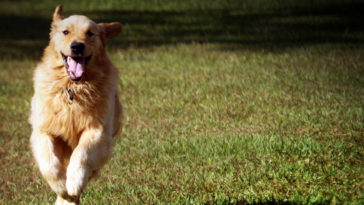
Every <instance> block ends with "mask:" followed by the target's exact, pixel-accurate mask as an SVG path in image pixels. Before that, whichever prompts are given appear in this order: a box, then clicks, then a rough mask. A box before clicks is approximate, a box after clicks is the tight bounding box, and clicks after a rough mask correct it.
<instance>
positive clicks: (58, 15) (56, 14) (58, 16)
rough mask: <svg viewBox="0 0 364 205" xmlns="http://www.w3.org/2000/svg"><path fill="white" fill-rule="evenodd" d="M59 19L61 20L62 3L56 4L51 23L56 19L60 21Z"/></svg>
mask: <svg viewBox="0 0 364 205" xmlns="http://www.w3.org/2000/svg"><path fill="white" fill-rule="evenodd" d="M60 20H63V16H62V5H61V4H60V5H58V6H57V7H56V10H54V13H53V23H55V22H57V21H60Z"/></svg>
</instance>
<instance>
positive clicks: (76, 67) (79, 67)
mask: <svg viewBox="0 0 364 205" xmlns="http://www.w3.org/2000/svg"><path fill="white" fill-rule="evenodd" d="M67 63H68V72H71V73H72V74H73V75H74V76H75V77H76V78H79V77H81V76H82V74H83V72H85V59H84V58H83V59H82V60H79V61H76V60H74V59H73V58H71V57H68V58H67Z"/></svg>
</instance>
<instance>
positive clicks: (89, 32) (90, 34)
mask: <svg viewBox="0 0 364 205" xmlns="http://www.w3.org/2000/svg"><path fill="white" fill-rule="evenodd" d="M86 34H87V35H88V36H89V37H91V36H93V35H94V33H92V32H91V31H87V33H86Z"/></svg>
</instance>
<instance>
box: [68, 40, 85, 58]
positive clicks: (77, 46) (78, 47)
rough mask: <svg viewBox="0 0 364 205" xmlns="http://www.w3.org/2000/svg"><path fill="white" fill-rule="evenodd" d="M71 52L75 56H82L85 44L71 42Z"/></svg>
mask: <svg viewBox="0 0 364 205" xmlns="http://www.w3.org/2000/svg"><path fill="white" fill-rule="evenodd" d="M71 50H72V53H74V54H76V55H79V54H83V51H84V50H85V44H83V43H79V42H73V43H72V44H71Z"/></svg>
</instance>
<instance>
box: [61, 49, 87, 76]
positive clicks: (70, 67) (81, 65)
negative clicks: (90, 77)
mask: <svg viewBox="0 0 364 205" xmlns="http://www.w3.org/2000/svg"><path fill="white" fill-rule="evenodd" d="M61 55H62V58H63V61H64V65H65V67H66V70H67V74H68V76H69V78H70V79H71V80H72V81H79V80H81V79H82V77H83V75H84V73H85V71H86V66H87V64H88V62H89V61H90V59H91V55H90V56H88V57H72V56H66V55H64V54H63V53H61Z"/></svg>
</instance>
